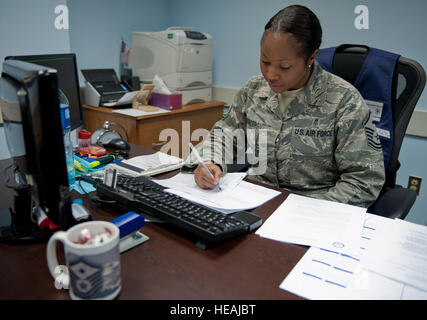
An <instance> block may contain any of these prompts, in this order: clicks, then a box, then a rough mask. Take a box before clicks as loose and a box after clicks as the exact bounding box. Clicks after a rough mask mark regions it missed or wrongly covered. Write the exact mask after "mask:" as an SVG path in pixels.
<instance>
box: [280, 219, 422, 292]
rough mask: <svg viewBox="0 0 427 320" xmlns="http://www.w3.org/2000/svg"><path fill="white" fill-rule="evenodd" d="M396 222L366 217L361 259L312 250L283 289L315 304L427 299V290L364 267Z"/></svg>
mask: <svg viewBox="0 0 427 320" xmlns="http://www.w3.org/2000/svg"><path fill="white" fill-rule="evenodd" d="M394 222H395V220H392V219H388V218H384V217H380V216H376V215H372V214H369V213H368V214H366V219H365V223H364V226H363V232H362V236H361V242H360V244H361V245H360V254H359V255H358V256H352V255H347V254H342V253H339V252H337V251H332V250H325V249H321V248H316V247H311V248H310V249H309V250H308V251H307V252H306V254H305V255H304V256H303V257H302V258H301V260H300V261H299V262H298V263H297V265H296V266H295V267H294V268H293V269H292V271H291V272H290V273H289V274H288V276H287V277H286V278H285V279H284V280H283V282H282V283H281V284H280V288H281V289H283V290H286V291H289V292H292V293H294V294H296V295H299V296H301V297H304V298H307V299H314V300H320V299H323V300H347V299H374V300H385V299H387V300H406V299H409V300H415V299H420V300H425V299H427V291H426V290H421V289H419V288H417V287H416V286H412V285H410V284H407V283H404V282H402V281H398V280H396V279H392V278H390V277H388V276H387V277H386V276H384V275H382V274H380V273H378V272H373V271H370V270H367V269H365V268H364V266H363V260H364V258H365V257H366V256H368V255H373V256H375V255H377V254H378V251H377V250H376V249H375V248H374V246H375V244H374V242H375V241H376V240H377V239H378V238H381V237H382V234H384V233H387V232H388V231H389V230H390V226H391V225H392V224H394ZM379 259H380V257H378V259H377V260H378V261H379ZM424 270H425V269H424Z"/></svg>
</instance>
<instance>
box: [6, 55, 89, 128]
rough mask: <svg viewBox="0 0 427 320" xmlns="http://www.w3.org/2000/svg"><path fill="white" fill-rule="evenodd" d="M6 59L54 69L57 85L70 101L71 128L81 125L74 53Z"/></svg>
mask: <svg viewBox="0 0 427 320" xmlns="http://www.w3.org/2000/svg"><path fill="white" fill-rule="evenodd" d="M8 59H13V60H22V61H26V62H30V63H35V64H39V65H42V66H45V67H49V68H53V69H56V70H57V71H58V85H59V87H60V88H61V90H62V92H64V94H65V95H66V96H67V98H68V102H69V103H70V124H71V130H73V129H76V128H77V127H79V126H81V125H83V113H82V109H81V100H80V91H79V90H80V86H79V78H78V71H77V61H76V55H75V54H74V53H62V54H42V55H25V56H9V57H6V60H8Z"/></svg>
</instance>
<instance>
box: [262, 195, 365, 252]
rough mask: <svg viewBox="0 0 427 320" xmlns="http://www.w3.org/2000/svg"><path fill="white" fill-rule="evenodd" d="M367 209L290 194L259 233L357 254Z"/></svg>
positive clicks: (277, 238)
mask: <svg viewBox="0 0 427 320" xmlns="http://www.w3.org/2000/svg"><path fill="white" fill-rule="evenodd" d="M365 213H366V209H365V208H360V207H356V206H351V205H347V204H342V203H338V202H333V201H327V200H318V199H313V198H309V197H304V196H299V195H295V194H290V195H289V196H288V197H287V198H286V200H285V201H284V202H283V203H282V204H281V205H280V206H279V207H278V208H277V209H276V211H275V212H274V213H273V214H272V215H271V216H270V217H269V218H268V219H267V220H266V221H265V222H264V224H263V225H262V226H261V227H260V228H259V229H258V230H257V231H256V234H258V235H259V236H261V237H265V238H269V239H273V240H277V241H283V242H290V243H295V244H300V245H306V246H315V247H319V248H324V249H328V250H333V251H339V252H342V253H348V254H357V253H358V252H359V246H360V235H361V233H362V228H363V222H364V219H365Z"/></svg>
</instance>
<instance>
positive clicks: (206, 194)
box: [156, 173, 280, 213]
mask: <svg viewBox="0 0 427 320" xmlns="http://www.w3.org/2000/svg"><path fill="white" fill-rule="evenodd" d="M245 176H246V173H227V174H226V175H224V177H222V178H221V181H220V183H221V189H222V190H221V191H218V190H217V189H213V190H204V189H201V188H199V187H198V186H197V185H196V183H195V182H194V175H193V174H189V173H179V174H177V175H175V176H174V177H172V178H170V179H163V180H156V182H157V183H159V184H161V185H162V186H164V187H167V188H169V189H168V190H167V191H168V192H170V193H173V194H176V195H178V196H180V197H183V198H185V199H187V200H190V201H192V202H196V203H199V204H202V205H204V206H207V207H210V208H213V209H215V210H218V211H221V212H223V213H233V212H236V211H242V210H249V209H253V208H256V207H258V206H260V205H262V204H263V203H265V202H267V201H269V200H271V199H272V198H274V197H276V196H277V195H279V194H280V192H279V191H276V190H273V189H269V188H265V187H262V186H259V185H256V184H253V183H249V182H246V181H243V178H244V177H245Z"/></svg>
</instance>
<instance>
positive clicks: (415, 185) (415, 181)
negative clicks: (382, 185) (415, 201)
mask: <svg viewBox="0 0 427 320" xmlns="http://www.w3.org/2000/svg"><path fill="white" fill-rule="evenodd" d="M422 180H423V179H422V178H420V177H414V176H409V180H408V189H411V190H414V191H415V192H416V193H417V195H419V194H420V188H421V181H422Z"/></svg>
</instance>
